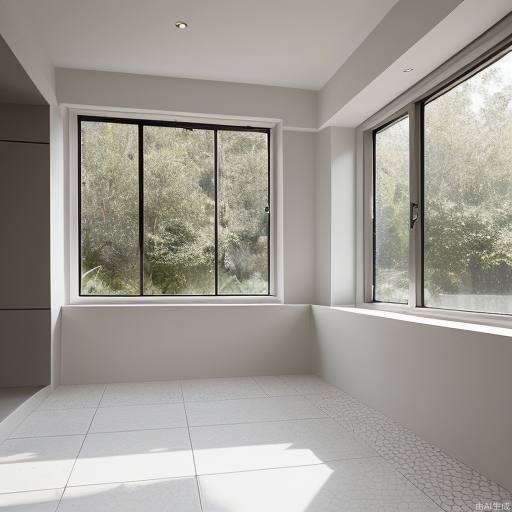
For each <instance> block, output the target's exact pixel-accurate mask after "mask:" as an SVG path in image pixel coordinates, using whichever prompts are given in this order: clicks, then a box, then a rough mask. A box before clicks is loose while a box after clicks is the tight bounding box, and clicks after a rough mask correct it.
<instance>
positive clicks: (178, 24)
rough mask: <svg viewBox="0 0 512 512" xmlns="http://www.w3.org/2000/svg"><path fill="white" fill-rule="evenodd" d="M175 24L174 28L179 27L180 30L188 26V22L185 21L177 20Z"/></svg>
mask: <svg viewBox="0 0 512 512" xmlns="http://www.w3.org/2000/svg"><path fill="white" fill-rule="evenodd" d="M175 25H176V28H179V29H181V30H185V29H186V28H187V27H188V23H187V22H186V21H177V22H176V23H175Z"/></svg>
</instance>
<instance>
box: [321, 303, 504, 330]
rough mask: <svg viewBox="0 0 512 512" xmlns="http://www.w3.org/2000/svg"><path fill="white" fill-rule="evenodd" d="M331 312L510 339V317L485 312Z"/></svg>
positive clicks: (383, 307) (380, 307)
mask: <svg viewBox="0 0 512 512" xmlns="http://www.w3.org/2000/svg"><path fill="white" fill-rule="evenodd" d="M330 307H331V308H332V309H336V310H339V311H345V312H349V313H354V314H358V315H368V316H376V317H381V318H390V319H393V320H400V321H403V322H411V323H418V324H424V325H434V326H437V327H445V328H448V329H459V330H464V331H472V332H481V333H487V334H496V335H500V336H508V337H511V338H512V318H511V317H508V316H502V315H489V314H485V313H467V312H465V311H442V312H440V311H439V310H425V309H424V308H411V309H409V308H407V307H404V306H399V305H394V304H370V303H368V304H358V305H356V306H330Z"/></svg>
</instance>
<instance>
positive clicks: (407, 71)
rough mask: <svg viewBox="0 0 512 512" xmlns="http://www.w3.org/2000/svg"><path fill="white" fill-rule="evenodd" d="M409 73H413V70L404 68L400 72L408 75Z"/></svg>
mask: <svg viewBox="0 0 512 512" xmlns="http://www.w3.org/2000/svg"><path fill="white" fill-rule="evenodd" d="M411 71H414V68H405V69H402V72H403V73H410V72H411Z"/></svg>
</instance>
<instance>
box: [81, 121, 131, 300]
mask: <svg viewBox="0 0 512 512" xmlns="http://www.w3.org/2000/svg"><path fill="white" fill-rule="evenodd" d="M80 129H81V148H80V151H81V166H80V172H81V202H80V208H81V219H80V228H81V231H80V235H81V244H80V245H81V255H80V257H81V284H80V290H81V294H82V295H134V294H135V295H136V294H138V293H139V243H138V232H139V203H138V150H137V148H138V143H137V141H138V138H137V126H136V125H132V124H121V123H104V122H91V121H82V122H81V123H80Z"/></svg>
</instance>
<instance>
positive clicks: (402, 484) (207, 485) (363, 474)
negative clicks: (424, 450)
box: [199, 458, 441, 512]
mask: <svg viewBox="0 0 512 512" xmlns="http://www.w3.org/2000/svg"><path fill="white" fill-rule="evenodd" d="M199 482H200V487H201V498H202V503H203V510H204V512H261V511H265V512H363V511H364V512H366V511H374V510H378V511H379V512H441V511H440V509H439V508H437V507H436V506H435V505H434V504H433V503H432V502H431V501H429V500H428V498H426V496H425V495H424V494H423V493H421V492H420V491H418V490H417V489H416V488H415V487H414V486H413V485H411V484H410V483H409V482H408V481H407V480H406V479H405V478H404V477H402V476H401V475H400V474H399V473H397V472H396V471H394V470H393V469H392V468H391V467H390V466H388V465H386V464H385V463H383V462H381V461H380V460H379V459H375V458H374V459H358V460H346V461H337V462H330V463H328V464H319V465H316V466H303V467H298V468H286V469H268V470H263V471H247V472H243V473H227V474H223V475H209V476H201V477H199Z"/></svg>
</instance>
